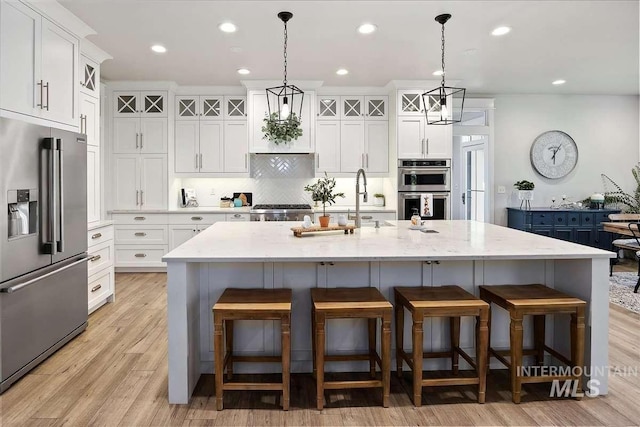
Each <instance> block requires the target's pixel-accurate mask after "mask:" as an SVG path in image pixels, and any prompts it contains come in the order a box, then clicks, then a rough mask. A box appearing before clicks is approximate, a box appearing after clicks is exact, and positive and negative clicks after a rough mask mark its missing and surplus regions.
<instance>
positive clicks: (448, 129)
mask: <svg viewBox="0 0 640 427" xmlns="http://www.w3.org/2000/svg"><path fill="white" fill-rule="evenodd" d="M424 133H425V158H427V159H450V158H451V155H452V152H453V126H451V125H427V124H426V120H425V132H424Z"/></svg>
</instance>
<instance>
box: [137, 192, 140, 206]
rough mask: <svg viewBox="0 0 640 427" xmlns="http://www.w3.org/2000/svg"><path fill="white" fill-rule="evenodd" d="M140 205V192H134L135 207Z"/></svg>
mask: <svg viewBox="0 0 640 427" xmlns="http://www.w3.org/2000/svg"><path fill="white" fill-rule="evenodd" d="M139 204H140V191H138V190H136V206H138V205H139Z"/></svg>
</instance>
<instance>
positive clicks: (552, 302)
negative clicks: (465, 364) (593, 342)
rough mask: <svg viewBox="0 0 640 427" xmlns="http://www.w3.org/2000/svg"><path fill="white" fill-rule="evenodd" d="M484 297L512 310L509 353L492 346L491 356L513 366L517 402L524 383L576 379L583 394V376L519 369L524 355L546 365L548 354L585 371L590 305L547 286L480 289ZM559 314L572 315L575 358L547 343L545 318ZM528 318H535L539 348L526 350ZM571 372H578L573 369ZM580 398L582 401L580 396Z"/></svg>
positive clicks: (510, 367) (485, 299)
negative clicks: (586, 320)
mask: <svg viewBox="0 0 640 427" xmlns="http://www.w3.org/2000/svg"><path fill="white" fill-rule="evenodd" d="M480 298H482V299H483V300H484V301H486V302H488V303H494V304H496V305H498V306H500V307H502V308H504V309H505V310H508V311H509V315H510V316H511V326H510V337H511V339H510V342H511V345H510V348H509V350H506V351H498V350H494V349H493V348H491V347H489V357H491V356H495V357H496V359H498V360H499V361H500V362H502V363H503V364H504V365H506V366H508V367H509V369H510V371H511V372H510V373H511V393H512V398H513V402H514V403H520V391H521V389H522V384H525V383H541V382H550V381H553V380H560V381H567V380H573V381H577V382H578V386H577V390H578V391H582V375H539V376H533V375H531V376H525V375H522V372H519V371H520V369H518V368H520V367H522V357H523V355H535V357H536V363H537V364H538V365H543V364H544V352H545V351H546V352H547V353H549V354H551V355H552V356H553V357H555V358H556V359H558V360H560V361H561V362H563V363H565V364H567V366H570V367H574V366H577V367H580V368H582V366H583V362H584V312H585V307H586V302H584V301H582V300H580V299H578V298H574V297H571V296H569V295H566V294H564V293H562V292H560V291H556V290H555V289H552V288H548V287H546V286H543V285H498V286H480ZM558 313H568V314H570V315H571V359H567V358H566V357H565V356H563V355H562V354H560V353H558V352H557V351H556V350H554V349H552V348H550V347H547V346H546V345H545V343H544V334H545V315H547V314H558ZM525 315H533V328H534V342H535V345H534V348H533V349H531V350H525V349H523V337H522V319H523V317H524V316H525ZM489 324H491V323H489ZM504 356H509V357H510V360H509V361H508V360H507V359H506V358H505V357H504ZM571 373H574V372H573V370H572V372H571ZM576 373H581V372H576ZM577 398H578V399H579V397H577Z"/></svg>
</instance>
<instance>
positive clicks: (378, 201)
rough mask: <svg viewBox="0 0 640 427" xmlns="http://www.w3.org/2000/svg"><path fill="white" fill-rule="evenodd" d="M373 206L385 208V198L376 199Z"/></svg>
mask: <svg viewBox="0 0 640 427" xmlns="http://www.w3.org/2000/svg"><path fill="white" fill-rule="evenodd" d="M373 206H378V207H382V206H384V197H374V198H373Z"/></svg>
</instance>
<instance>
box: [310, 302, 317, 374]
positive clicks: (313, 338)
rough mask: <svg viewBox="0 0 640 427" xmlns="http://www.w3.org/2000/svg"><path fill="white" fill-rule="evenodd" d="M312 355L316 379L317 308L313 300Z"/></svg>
mask: <svg viewBox="0 0 640 427" xmlns="http://www.w3.org/2000/svg"><path fill="white" fill-rule="evenodd" d="M311 353H312V354H311V357H312V359H313V373H312V374H311V375H312V376H313V378H314V379H316V380H317V379H318V375H317V373H316V372H317V367H316V363H317V361H316V310H315V308H313V301H312V302H311Z"/></svg>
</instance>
